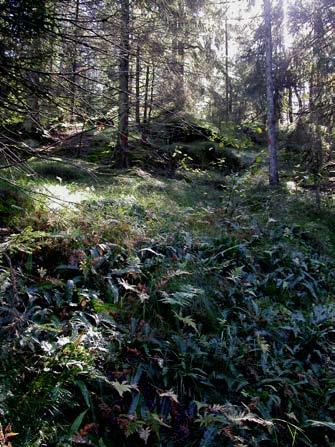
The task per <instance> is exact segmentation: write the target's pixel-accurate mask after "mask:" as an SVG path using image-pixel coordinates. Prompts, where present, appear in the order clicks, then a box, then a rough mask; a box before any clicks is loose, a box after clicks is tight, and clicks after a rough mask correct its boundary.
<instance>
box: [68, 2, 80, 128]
mask: <svg viewBox="0 0 335 447" xmlns="http://www.w3.org/2000/svg"><path fill="white" fill-rule="evenodd" d="M79 8H80V0H76V10H75V19H74V20H75V24H74V26H75V31H74V36H75V42H74V48H73V56H72V92H71V115H70V122H71V123H73V122H74V120H75V112H76V96H77V85H76V82H77V74H76V72H77V68H78V45H77V39H78V29H77V23H78V20H79Z"/></svg>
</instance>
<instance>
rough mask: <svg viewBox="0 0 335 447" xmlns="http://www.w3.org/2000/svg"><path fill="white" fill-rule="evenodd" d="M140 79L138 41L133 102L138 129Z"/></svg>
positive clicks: (139, 124) (139, 123)
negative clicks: (134, 98) (134, 100)
mask: <svg viewBox="0 0 335 447" xmlns="http://www.w3.org/2000/svg"><path fill="white" fill-rule="evenodd" d="M140 79H141V52H140V45H139V43H138V44H137V50H136V103H135V121H136V126H137V128H138V129H140V127H141V116H140V107H141V98H140V93H141V92H140Z"/></svg>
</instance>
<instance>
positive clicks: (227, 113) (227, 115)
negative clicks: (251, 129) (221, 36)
mask: <svg viewBox="0 0 335 447" xmlns="http://www.w3.org/2000/svg"><path fill="white" fill-rule="evenodd" d="M225 53H226V73H225V78H226V82H225V84H226V85H225V87H226V122H228V121H229V115H230V113H229V112H230V99H229V93H230V81H229V63H228V58H229V47H228V20H227V17H226V20H225Z"/></svg>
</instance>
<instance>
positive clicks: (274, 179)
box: [264, 0, 279, 186]
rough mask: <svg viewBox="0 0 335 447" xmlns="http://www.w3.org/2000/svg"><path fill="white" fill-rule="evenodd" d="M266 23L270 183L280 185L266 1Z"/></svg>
mask: <svg viewBox="0 0 335 447" xmlns="http://www.w3.org/2000/svg"><path fill="white" fill-rule="evenodd" d="M264 21H265V40H266V91H267V115H268V118H267V121H268V123H267V124H268V150H269V183H270V185H273V186H276V185H278V184H279V174H278V159H277V132H276V110H275V101H274V82H273V73H272V70H273V62H272V19H271V2H270V0H264Z"/></svg>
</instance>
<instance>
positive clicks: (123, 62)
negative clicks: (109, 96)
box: [119, 0, 130, 167]
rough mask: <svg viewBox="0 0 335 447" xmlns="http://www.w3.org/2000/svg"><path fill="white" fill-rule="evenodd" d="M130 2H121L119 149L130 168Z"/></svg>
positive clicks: (123, 164) (122, 160) (126, 0)
mask: <svg viewBox="0 0 335 447" xmlns="http://www.w3.org/2000/svg"><path fill="white" fill-rule="evenodd" d="M129 23H130V6H129V0H121V30H120V33H121V45H120V55H119V147H120V163H121V166H122V167H128V164H129V160H128V138H129V50H130V33H129Z"/></svg>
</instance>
